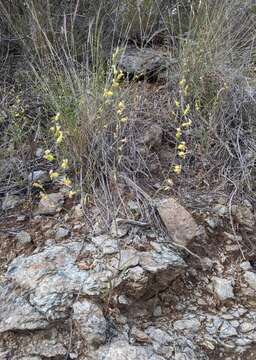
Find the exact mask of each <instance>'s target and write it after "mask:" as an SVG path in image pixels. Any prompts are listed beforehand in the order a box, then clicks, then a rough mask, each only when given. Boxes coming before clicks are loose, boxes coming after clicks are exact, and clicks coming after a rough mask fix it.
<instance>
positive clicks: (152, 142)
mask: <svg viewBox="0 0 256 360" xmlns="http://www.w3.org/2000/svg"><path fill="white" fill-rule="evenodd" d="M162 137H163V129H162V128H161V126H160V125H158V124H153V125H151V126H150V127H149V128H148V129H147V130H146V131H145V133H144V135H143V137H142V138H141V143H143V144H145V145H147V146H148V147H149V148H155V147H158V146H160V145H161V143H162Z"/></svg>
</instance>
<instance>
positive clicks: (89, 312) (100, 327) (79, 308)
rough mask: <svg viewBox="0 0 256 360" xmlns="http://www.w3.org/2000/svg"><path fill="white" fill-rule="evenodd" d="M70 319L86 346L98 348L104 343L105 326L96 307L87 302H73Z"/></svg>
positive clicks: (100, 311) (102, 317)
mask: <svg viewBox="0 0 256 360" xmlns="http://www.w3.org/2000/svg"><path fill="white" fill-rule="evenodd" d="M72 319H73V320H74V321H75V323H76V324H77V325H78V327H79V330H80V333H81V335H82V337H83V338H84V339H85V341H86V343H87V344H89V345H92V346H94V347H98V346H99V345H100V344H103V343H104V342H105V340H106V329H107V325H106V320H105V318H104V316H103V313H102V310H101V309H100V307H99V306H98V305H96V304H94V303H92V302H90V301H88V300H82V301H77V302H75V303H74V305H73V315H72Z"/></svg>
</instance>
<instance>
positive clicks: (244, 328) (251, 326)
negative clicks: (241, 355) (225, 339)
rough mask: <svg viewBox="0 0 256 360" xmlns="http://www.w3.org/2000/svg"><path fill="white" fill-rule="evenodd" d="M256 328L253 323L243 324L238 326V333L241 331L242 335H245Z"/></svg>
mask: <svg viewBox="0 0 256 360" xmlns="http://www.w3.org/2000/svg"><path fill="white" fill-rule="evenodd" d="M255 328H256V324H255V323H251V322H243V323H242V324H241V325H240V331H242V332H243V333H247V332H249V331H252V330H254V329H255Z"/></svg>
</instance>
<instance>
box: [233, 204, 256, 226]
mask: <svg viewBox="0 0 256 360" xmlns="http://www.w3.org/2000/svg"><path fill="white" fill-rule="evenodd" d="M232 214H233V215H234V216H235V219H236V221H237V222H238V223H239V224H241V225H243V226H245V227H247V228H248V229H252V228H253V227H254V226H255V217H254V215H253V212H252V210H251V209H250V208H249V207H246V206H238V205H233V206H232Z"/></svg>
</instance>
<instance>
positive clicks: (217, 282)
mask: <svg viewBox="0 0 256 360" xmlns="http://www.w3.org/2000/svg"><path fill="white" fill-rule="evenodd" d="M211 285H212V291H213V292H214V293H215V294H216V295H217V296H218V298H219V299H220V300H221V301H224V300H227V299H233V298H234V291H233V281H232V280H228V279H224V278H219V277H216V276H214V277H213V278H212V284H211Z"/></svg>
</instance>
